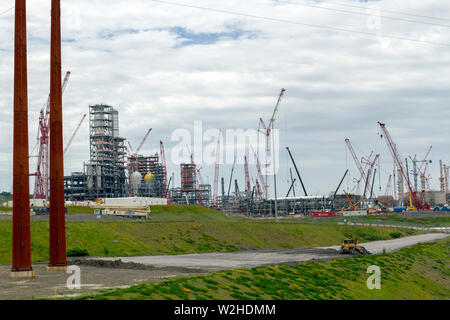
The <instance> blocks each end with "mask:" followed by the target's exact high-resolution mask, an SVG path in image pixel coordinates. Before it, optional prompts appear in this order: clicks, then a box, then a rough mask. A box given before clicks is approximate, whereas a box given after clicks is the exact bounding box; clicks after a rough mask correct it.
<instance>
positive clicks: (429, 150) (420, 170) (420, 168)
mask: <svg viewBox="0 0 450 320" xmlns="http://www.w3.org/2000/svg"><path fill="white" fill-rule="evenodd" d="M432 149H433V146H430V147H429V148H428V151H427V153H426V154H425V157H424V158H423V161H422V163H421V164H420V167H419V173H422V169H423V166H424V165H425V163H427V159H428V156H429V155H430V153H431V150H432Z"/></svg>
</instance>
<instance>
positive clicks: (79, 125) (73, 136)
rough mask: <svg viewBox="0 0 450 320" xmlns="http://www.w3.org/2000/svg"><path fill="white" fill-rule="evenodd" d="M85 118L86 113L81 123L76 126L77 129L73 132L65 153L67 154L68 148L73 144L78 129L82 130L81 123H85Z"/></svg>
mask: <svg viewBox="0 0 450 320" xmlns="http://www.w3.org/2000/svg"><path fill="white" fill-rule="evenodd" d="M84 119H86V114H84V116H83V118H81V121H80V123H79V124H78V126H77V127H76V129H75V131H74V132H73V134H72V136H71V137H70V139H69V142H67V145H66V147H65V148H64V151H63V154H66V152H67V149H69V147H70V145H71V144H72V141H73V139H74V138H75V136H76V135H77V133H78V131H79V130H80V127H81V125H82V124H83V121H84Z"/></svg>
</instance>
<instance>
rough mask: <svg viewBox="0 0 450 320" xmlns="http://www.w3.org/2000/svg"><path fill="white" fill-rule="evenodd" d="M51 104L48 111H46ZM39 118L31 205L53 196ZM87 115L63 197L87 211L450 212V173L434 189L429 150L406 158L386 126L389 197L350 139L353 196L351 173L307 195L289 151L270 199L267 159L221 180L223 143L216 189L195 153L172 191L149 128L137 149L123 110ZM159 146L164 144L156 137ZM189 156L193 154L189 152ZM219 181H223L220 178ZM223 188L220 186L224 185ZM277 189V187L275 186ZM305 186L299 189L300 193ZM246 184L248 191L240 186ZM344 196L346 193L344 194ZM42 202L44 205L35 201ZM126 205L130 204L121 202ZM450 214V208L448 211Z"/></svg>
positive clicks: (266, 134)
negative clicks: (143, 206)
mask: <svg viewBox="0 0 450 320" xmlns="http://www.w3.org/2000/svg"><path fill="white" fill-rule="evenodd" d="M69 77H70V72H67V74H66V77H65V79H64V81H63V87H62V88H63V91H64V88H65V87H66V85H67V82H68V80H69ZM285 92H286V89H282V90H281V92H280V95H279V96H278V100H277V103H276V105H275V108H274V110H273V114H272V117H271V118H270V119H269V123H268V125H266V124H265V122H264V120H263V119H262V118H260V122H259V128H258V134H261V136H262V137H263V138H264V140H265V146H264V150H265V152H266V155H265V156H266V158H265V159H267V158H270V154H271V148H272V147H271V132H272V129H273V126H274V122H275V119H276V116H277V113H278V109H279V105H280V102H281V100H282V99H283V96H284V95H285ZM48 105H49V104H48ZM48 108H49V107H48V106H47V110H44V109H43V110H42V111H41V116H40V118H39V133H40V136H39V137H38V144H37V146H36V147H35V150H37V155H36V157H37V158H38V161H37V167H36V172H35V173H32V174H31V176H34V177H35V184H34V200H43V201H44V202H42V203H45V201H46V200H48V194H49V184H48V181H49V160H48V159H49V148H48V141H49V121H48V114H49V112H48V110H49V109H48ZM88 109H89V110H88V116H86V115H84V116H83V117H82V119H81V121H80V122H79V124H78V126H77V127H76V129H75V131H74V132H73V134H72V135H71V138H70V140H69V142H68V143H67V145H66V147H65V148H64V153H65V152H66V151H67V149H68V148H70V145H71V143H72V141H73V140H74V139H75V138H76V135H77V133H78V131H79V129H80V126H81V124H82V123H83V121H84V120H85V118H88V121H89V150H90V158H89V159H88V160H87V161H86V162H84V163H83V164H80V169H81V170H80V171H78V172H73V173H72V174H71V175H69V176H66V177H64V196H65V200H66V201H68V202H70V203H79V204H89V203H92V202H94V203H103V202H104V199H109V198H130V197H145V198H155V199H165V201H167V202H166V203H167V204H185V205H200V206H204V207H207V208H212V209H216V210H221V211H223V212H227V213H230V214H235V215H244V216H249V217H275V216H291V215H310V214H312V215H319V216H327V215H330V216H333V215H339V214H341V215H342V214H344V213H345V214H346V215H352V214H354V215H361V214H376V213H381V212H393V211H397V212H403V211H415V210H419V211H420V210H428V211H429V210H434V211H447V209H448V207H447V204H448V200H449V198H450V193H449V170H450V166H448V165H445V164H443V161H442V160H441V161H439V162H438V165H439V169H440V177H439V181H440V190H432V189H431V187H430V180H431V175H430V167H431V166H432V165H435V163H436V162H433V161H432V160H431V159H430V158H429V156H430V154H431V151H432V146H430V148H429V149H428V150H427V152H426V153H425V155H424V157H423V158H421V159H418V158H417V156H414V158H412V157H409V158H405V159H402V158H401V156H400V153H399V151H398V149H397V147H396V144H395V143H394V141H393V139H392V137H391V136H390V134H389V131H388V129H387V127H386V125H385V124H383V123H379V126H380V130H382V134H381V138H383V139H384V140H386V143H387V147H388V150H389V151H390V153H391V157H392V160H391V161H393V163H394V166H393V169H392V172H391V173H390V174H389V176H388V180H387V181H385V182H384V183H385V186H386V187H385V190H383V191H384V193H383V192H378V194H377V195H376V194H375V190H374V189H375V188H374V183H375V178H376V176H377V170H379V163H380V158H381V156H380V153H375V152H374V151H372V152H371V153H370V155H369V156H368V157H366V156H364V155H358V154H357V153H356V151H355V148H354V147H353V145H352V143H351V141H350V139H348V138H347V139H345V144H346V147H347V149H348V152H349V153H350V154H351V157H352V159H353V162H354V165H355V168H356V169H357V170H358V171H357V172H358V173H359V174H360V175H359V176H357V177H351V178H353V183H352V186H351V189H347V188H343V187H342V184H343V182H344V179H346V178H347V179H348V177H347V175H348V173H349V169H347V170H346V171H345V174H344V176H343V178H342V180H341V181H340V182H339V181H336V182H335V183H336V189H335V190H334V191H333V192H332V193H330V194H327V195H310V194H308V192H307V186H305V183H304V182H303V180H302V177H301V174H300V170H301V168H300V166H299V165H298V164H297V163H296V161H295V160H294V157H293V154H292V152H291V150H290V149H289V148H288V147H286V152H287V154H288V155H289V159H290V160H291V166H290V169H289V173H290V176H289V177H288V180H289V181H290V186H289V190H288V192H287V194H286V195H274V194H272V195H269V192H268V189H269V186H270V187H272V186H273V183H270V182H269V177H270V178H272V176H268V175H265V176H264V174H263V170H264V169H265V170H267V169H266V168H268V167H269V166H270V163H267V162H266V163H263V164H261V162H262V161H263V160H260V158H264V157H262V156H261V155H258V154H257V153H256V152H255V151H254V150H253V146H252V150H253V157H254V163H255V164H256V165H255V168H254V171H256V172H257V176H256V177H251V176H250V168H249V161H248V158H247V156H244V159H243V160H244V161H243V163H244V166H243V167H244V168H243V169H244V170H243V171H244V173H245V176H244V177H242V178H241V177H238V176H236V174H235V169H236V168H235V167H236V166H237V165H236V161H235V162H234V164H233V166H232V168H231V172H229V176H222V177H219V176H220V175H221V174H222V175H223V174H224V173H223V172H221V171H220V163H219V162H220V161H219V158H220V150H221V141H219V140H218V141H217V147H216V165H215V167H214V183H213V185H211V184H207V183H205V182H204V179H203V177H202V174H201V169H202V168H201V167H199V166H198V165H197V164H196V163H195V162H194V154H192V153H191V154H190V163H182V164H181V165H180V166H179V178H180V181H181V185H180V186H175V185H174V181H175V177H174V175H175V173H172V175H170V177H169V175H168V172H167V171H168V170H167V163H166V156H165V150H164V143H163V141H162V140H161V141H160V152H159V153H155V154H152V155H144V154H142V153H141V149H142V147H143V146H144V145H145V143H146V141H147V139H148V137H149V135H150V134H151V132H152V128H149V129H147V131H146V134H145V135H144V137H143V139H142V141H141V142H140V144H139V146H138V147H137V149H136V150H133V148H132V145H131V143H130V142H129V140H127V139H126V138H125V137H122V136H120V132H119V127H120V117H119V110H118V109H117V108H115V107H112V106H108V105H91V106H89V107H88ZM159 139H161V137H159ZM188 150H189V152H190V149H189V148H188ZM219 178H220V179H219ZM219 182H220V183H219ZM275 183H276V182H275ZM298 184H299V185H300V186H301V188H299V187H297V188H296V186H297V185H298ZM242 185H244V187H243V188H242V187H240V186H242ZM345 189H347V190H345ZM37 203H39V202H37ZM124 204H126V201H124ZM449 210H450V209H449Z"/></svg>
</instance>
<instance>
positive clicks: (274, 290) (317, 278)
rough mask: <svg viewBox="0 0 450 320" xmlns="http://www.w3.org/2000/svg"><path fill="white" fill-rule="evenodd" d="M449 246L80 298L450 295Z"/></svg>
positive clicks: (214, 276) (231, 273) (228, 274)
mask: <svg viewBox="0 0 450 320" xmlns="http://www.w3.org/2000/svg"><path fill="white" fill-rule="evenodd" d="M449 246H450V241H449V240H446V241H440V242H437V243H427V244H419V245H416V246H414V247H411V248H407V249H403V250H400V251H398V252H395V253H392V254H384V255H378V256H362V257H354V258H348V259H337V260H332V261H327V262H316V263H314V262H305V263H301V264H298V265H295V266H288V265H281V266H276V267H275V266H273V267H259V268H253V269H247V270H233V271H222V272H217V273H212V274H209V275H202V276H195V277H189V278H175V279H171V280H165V281H163V282H160V283H154V284H142V285H138V286H134V287H131V288H128V289H113V290H108V291H104V292H102V293H98V294H93V295H90V296H85V297H82V299H93V300H105V299H113V300H117V299H133V300H135V299H155V300H161V299H162V300H167V299H185V300H186V299H189V300H211V299H222V300H229V299H242V300H247V299H248V300H259V299H264V300H297V299H302V300H303V299H305V300H306V299H307V300H322V299H326V300H374V299H375V300H382V299H388V300H423V299H450V266H449V255H448V254H449ZM371 265H377V266H379V267H380V268H381V289H380V290H368V288H367V285H366V281H367V278H368V277H369V274H367V268H368V267H369V266H371Z"/></svg>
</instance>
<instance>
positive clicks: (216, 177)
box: [213, 133, 221, 208]
mask: <svg viewBox="0 0 450 320" xmlns="http://www.w3.org/2000/svg"><path fill="white" fill-rule="evenodd" d="M220 134H221V133H220ZM220 134H219V138H218V139H217V149H216V165H215V168H214V197H213V208H217V189H218V188H219V162H220Z"/></svg>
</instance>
